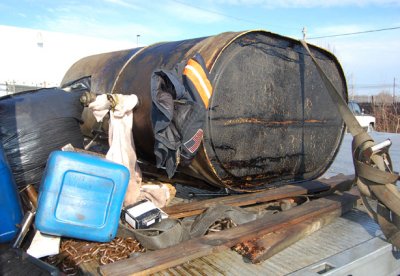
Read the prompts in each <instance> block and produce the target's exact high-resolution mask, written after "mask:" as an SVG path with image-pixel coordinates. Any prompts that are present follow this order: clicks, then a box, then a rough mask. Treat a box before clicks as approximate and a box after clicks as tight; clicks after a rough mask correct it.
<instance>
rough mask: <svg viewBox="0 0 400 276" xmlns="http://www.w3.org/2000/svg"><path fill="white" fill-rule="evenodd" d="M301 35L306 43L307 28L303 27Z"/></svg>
mask: <svg viewBox="0 0 400 276" xmlns="http://www.w3.org/2000/svg"><path fill="white" fill-rule="evenodd" d="M301 32H302V33H303V40H304V41H306V37H307V28H306V27H303V30H302V31H301Z"/></svg>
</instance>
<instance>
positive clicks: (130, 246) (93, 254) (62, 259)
mask: <svg viewBox="0 0 400 276" xmlns="http://www.w3.org/2000/svg"><path fill="white" fill-rule="evenodd" d="M135 252H145V248H143V246H142V245H141V244H140V243H139V242H138V241H137V240H135V239H134V238H132V237H128V238H121V237H117V238H115V239H114V240H112V241H111V242H109V243H98V242H86V241H78V240H73V239H64V240H63V241H62V242H61V246H60V254H59V255H56V257H48V258H47V259H46V262H48V263H50V264H52V265H56V266H58V267H59V269H60V270H61V272H63V273H65V274H67V275H69V276H74V275H79V268H78V266H79V264H81V263H87V262H91V261H95V262H97V263H98V264H99V265H100V264H101V265H105V264H110V263H114V262H116V261H119V260H123V259H126V258H128V257H129V256H130V255H131V254H132V253H135Z"/></svg>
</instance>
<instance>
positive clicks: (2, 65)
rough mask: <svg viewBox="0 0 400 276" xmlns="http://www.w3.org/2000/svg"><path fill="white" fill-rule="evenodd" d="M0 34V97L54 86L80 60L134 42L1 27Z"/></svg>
mask: <svg viewBox="0 0 400 276" xmlns="http://www.w3.org/2000/svg"><path fill="white" fill-rule="evenodd" d="M0 34H1V37H2V39H1V42H0V96H3V95H6V94H9V93H14V92H20V91H24V90H30V89H32V88H37V87H54V86H58V85H59V84H60V82H61V80H62V78H63V76H64V74H65V73H66V71H67V70H68V68H69V67H70V66H71V65H72V64H73V63H74V62H76V61H77V60H79V59H81V58H82V57H85V56H89V55H93V54H98V53H104V52H110V51H117V50H123V49H127V48H135V47H136V46H137V43H138V42H137V37H136V35H132V39H131V41H113V40H105V39H99V38H94V37H87V36H79V35H73V34H65V33H56V32H47V31H42V30H35V29H26V28H17V27H10V26H2V25H0Z"/></svg>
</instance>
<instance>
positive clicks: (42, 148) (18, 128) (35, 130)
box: [0, 88, 85, 187]
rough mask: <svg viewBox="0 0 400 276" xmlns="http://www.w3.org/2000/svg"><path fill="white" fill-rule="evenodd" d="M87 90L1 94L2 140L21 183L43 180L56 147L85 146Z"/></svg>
mask: <svg viewBox="0 0 400 276" xmlns="http://www.w3.org/2000/svg"><path fill="white" fill-rule="evenodd" d="M84 91H85V90H73V91H72V92H66V91H64V90H62V89H59V88H48V89H39V90H34V91H28V92H24V93H19V94H14V95H10V96H6V97H3V98H0V140H1V142H2V144H3V146H4V151H5V153H6V156H7V159H8V161H9V164H10V167H11V170H12V172H13V174H14V177H15V180H16V183H17V186H18V187H23V186H26V185H29V184H34V185H38V183H40V180H41V177H42V173H43V170H44V168H45V165H46V161H47V157H48V155H49V154H50V152H52V151H53V150H57V149H60V148H61V147H62V146H64V145H66V144H68V143H71V144H72V145H73V146H74V147H78V148H82V146H83V136H82V134H81V131H80V127H79V124H80V117H81V113H82V106H81V104H80V101H79V98H80V96H81V94H82V93H83V92H84Z"/></svg>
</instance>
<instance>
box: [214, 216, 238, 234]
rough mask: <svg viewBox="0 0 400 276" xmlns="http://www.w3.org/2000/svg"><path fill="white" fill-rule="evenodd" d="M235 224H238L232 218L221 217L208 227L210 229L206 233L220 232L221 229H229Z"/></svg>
mask: <svg viewBox="0 0 400 276" xmlns="http://www.w3.org/2000/svg"><path fill="white" fill-rule="evenodd" d="M235 226H237V224H236V223H235V222H234V221H233V220H232V219H230V218H223V219H219V220H217V221H215V222H214V224H213V225H211V226H210V228H208V231H207V232H206V234H210V233H213V232H219V231H222V230H225V229H229V228H232V227H235Z"/></svg>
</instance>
